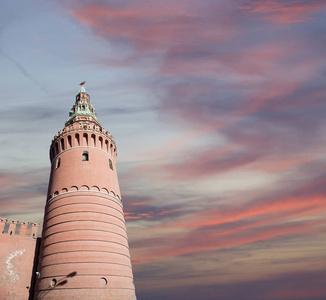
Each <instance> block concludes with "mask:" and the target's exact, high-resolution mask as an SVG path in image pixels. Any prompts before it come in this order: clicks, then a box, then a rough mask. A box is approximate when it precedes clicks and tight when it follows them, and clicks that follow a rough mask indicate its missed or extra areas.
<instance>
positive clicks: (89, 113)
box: [65, 81, 101, 126]
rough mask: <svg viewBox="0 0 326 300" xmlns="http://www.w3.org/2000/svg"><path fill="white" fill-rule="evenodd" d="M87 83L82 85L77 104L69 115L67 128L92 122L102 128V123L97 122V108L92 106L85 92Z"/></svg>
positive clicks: (77, 96)
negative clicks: (70, 125)
mask: <svg viewBox="0 0 326 300" xmlns="http://www.w3.org/2000/svg"><path fill="white" fill-rule="evenodd" d="M85 83H86V81H83V82H82V83H80V84H79V85H80V90H79V92H78V94H77V95H76V102H75V104H74V105H73V107H72V108H71V112H70V113H69V119H68V120H67V122H66V124H65V126H67V125H69V124H71V123H74V122H76V121H81V120H83V121H85V120H88V121H91V122H94V123H96V124H97V125H99V126H101V125H100V123H99V122H98V121H97V117H96V113H95V108H94V107H93V105H91V103H90V101H89V99H90V97H89V95H88V93H87V92H86V90H85V87H84V85H85Z"/></svg>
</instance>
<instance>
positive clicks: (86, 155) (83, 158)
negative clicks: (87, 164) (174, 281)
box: [82, 151, 88, 161]
mask: <svg viewBox="0 0 326 300" xmlns="http://www.w3.org/2000/svg"><path fill="white" fill-rule="evenodd" d="M82 161H88V151H84V152H83V155H82Z"/></svg>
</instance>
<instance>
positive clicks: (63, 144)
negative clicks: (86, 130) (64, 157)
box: [61, 139, 65, 150]
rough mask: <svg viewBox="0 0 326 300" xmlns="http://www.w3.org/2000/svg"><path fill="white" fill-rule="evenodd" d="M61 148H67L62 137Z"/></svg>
mask: <svg viewBox="0 0 326 300" xmlns="http://www.w3.org/2000/svg"><path fill="white" fill-rule="evenodd" d="M61 150H65V143H64V140H63V139H61Z"/></svg>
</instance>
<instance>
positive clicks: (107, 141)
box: [35, 85, 136, 300]
mask: <svg viewBox="0 0 326 300" xmlns="http://www.w3.org/2000/svg"><path fill="white" fill-rule="evenodd" d="M116 158H117V151H116V145H115V142H114V139H113V137H112V136H111V135H110V133H109V132H107V131H105V130H104V129H103V128H102V126H101V125H100V123H99V122H98V121H97V118H96V114H95V110H94V108H93V106H92V105H91V104H90V101H89V95H88V94H87V93H86V91H85V88H84V86H83V85H82V87H81V89H80V92H79V93H78V94H77V96H76V102H75V105H74V106H73V108H72V111H71V113H70V117H69V119H68V121H67V122H66V124H65V128H64V129H63V130H61V131H59V132H58V134H57V135H56V136H55V137H54V139H53V141H52V144H51V148H50V160H51V175H50V182H49V188H48V199H47V203H46V206H45V215H44V228H43V234H42V243H41V250H40V259H39V266H38V272H39V278H38V279H37V285H36V296H35V299H112V300H114V299H119V300H122V299H125V300H129V299H130V300H131V299H132V300H133V299H136V297H135V288H134V284H133V274H132V269H131V261H130V253H129V247H128V239H127V233H126V226H125V220H124V215H123V205H122V202H121V196H120V189H119V183H118V177H117V171H116Z"/></svg>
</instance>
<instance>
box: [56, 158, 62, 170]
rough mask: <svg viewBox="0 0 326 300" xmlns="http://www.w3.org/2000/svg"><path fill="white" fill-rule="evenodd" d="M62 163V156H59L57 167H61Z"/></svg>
mask: <svg viewBox="0 0 326 300" xmlns="http://www.w3.org/2000/svg"><path fill="white" fill-rule="evenodd" d="M60 163H61V158H60V157H59V158H58V159H57V169H58V168H59V167H60Z"/></svg>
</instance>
